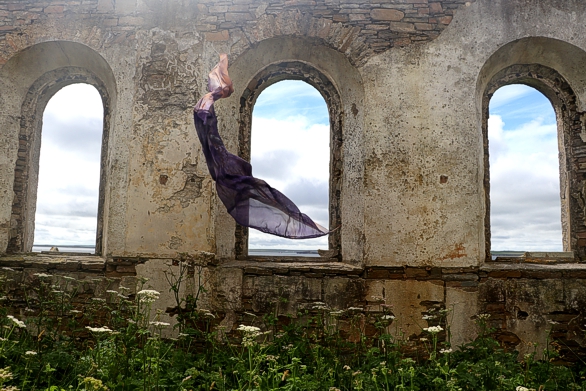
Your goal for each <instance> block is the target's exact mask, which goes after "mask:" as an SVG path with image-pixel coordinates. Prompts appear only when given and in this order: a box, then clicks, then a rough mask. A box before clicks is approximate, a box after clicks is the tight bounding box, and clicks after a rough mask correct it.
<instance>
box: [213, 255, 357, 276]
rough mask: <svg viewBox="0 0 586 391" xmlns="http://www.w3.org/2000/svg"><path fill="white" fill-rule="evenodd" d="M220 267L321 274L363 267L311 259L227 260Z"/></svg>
mask: <svg viewBox="0 0 586 391" xmlns="http://www.w3.org/2000/svg"><path fill="white" fill-rule="evenodd" d="M219 267H222V268H227V269H231V268H237V269H244V273H246V274H285V273H288V272H300V273H323V274H352V275H358V274H361V273H362V272H363V271H364V268H362V267H358V266H352V265H349V264H347V263H343V262H324V261H321V262H320V261H317V260H315V261H314V260H311V258H309V259H308V260H307V261H303V262H300V261H298V260H295V261H290V262H289V261H287V262H285V261H282V260H281V261H279V262H273V261H270V260H267V261H229V262H226V263H222V264H220V265H219Z"/></svg>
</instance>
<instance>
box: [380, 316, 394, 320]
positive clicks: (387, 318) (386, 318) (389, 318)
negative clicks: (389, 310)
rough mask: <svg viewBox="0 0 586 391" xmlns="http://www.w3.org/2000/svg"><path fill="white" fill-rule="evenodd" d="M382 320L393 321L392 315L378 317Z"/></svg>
mask: <svg viewBox="0 0 586 391" xmlns="http://www.w3.org/2000/svg"><path fill="white" fill-rule="evenodd" d="M380 318H381V319H382V320H393V319H395V316H394V315H383V316H381V317H380Z"/></svg>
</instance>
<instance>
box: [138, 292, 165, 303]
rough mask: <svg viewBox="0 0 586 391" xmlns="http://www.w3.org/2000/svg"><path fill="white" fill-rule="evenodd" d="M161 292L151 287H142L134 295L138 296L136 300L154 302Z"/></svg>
mask: <svg viewBox="0 0 586 391" xmlns="http://www.w3.org/2000/svg"><path fill="white" fill-rule="evenodd" d="M160 295H161V293H159V292H157V291H155V290H153V289H143V290H142V291H139V292H137V293H136V297H138V301H140V302H141V303H154V301H155V300H157V299H158V298H159V296H160Z"/></svg>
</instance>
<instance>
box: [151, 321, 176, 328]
mask: <svg viewBox="0 0 586 391" xmlns="http://www.w3.org/2000/svg"><path fill="white" fill-rule="evenodd" d="M149 324H150V325H151V326H155V327H167V326H171V323H167V322H158V321H155V322H149Z"/></svg>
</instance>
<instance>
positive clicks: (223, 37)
mask: <svg viewBox="0 0 586 391" xmlns="http://www.w3.org/2000/svg"><path fill="white" fill-rule="evenodd" d="M205 37H206V40H207V41H209V42H216V41H227V40H229V39H230V33H229V32H228V30H222V31H217V32H213V33H206V34H205Z"/></svg>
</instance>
